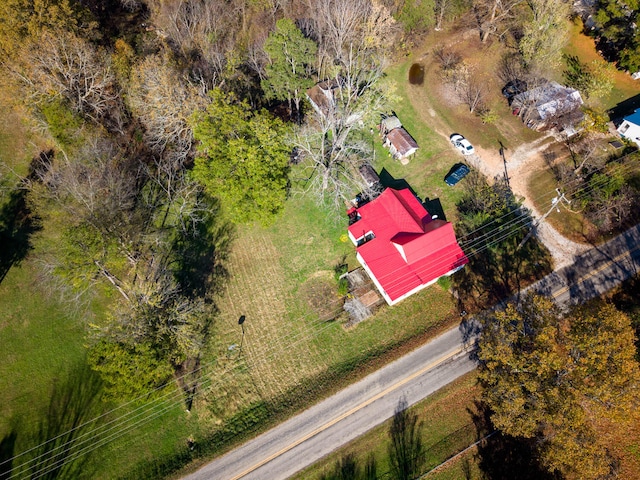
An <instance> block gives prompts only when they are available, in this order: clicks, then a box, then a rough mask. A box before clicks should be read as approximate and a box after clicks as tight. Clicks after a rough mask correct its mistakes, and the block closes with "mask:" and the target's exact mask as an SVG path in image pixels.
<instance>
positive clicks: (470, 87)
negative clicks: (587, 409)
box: [460, 76, 486, 113]
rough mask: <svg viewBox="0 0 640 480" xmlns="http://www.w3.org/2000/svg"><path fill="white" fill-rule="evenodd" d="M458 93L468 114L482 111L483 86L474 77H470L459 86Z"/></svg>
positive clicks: (483, 102) (483, 101)
mask: <svg viewBox="0 0 640 480" xmlns="http://www.w3.org/2000/svg"><path fill="white" fill-rule="evenodd" d="M460 92H461V94H462V99H463V100H464V102H465V104H466V105H467V107H469V112H470V113H473V112H475V111H477V110H482V109H483V107H484V104H485V95H486V90H485V87H484V84H483V83H481V82H480V81H479V80H478V79H476V78H475V77H474V76H470V77H469V78H467V80H466V81H465V82H464V83H463V84H461V85H460Z"/></svg>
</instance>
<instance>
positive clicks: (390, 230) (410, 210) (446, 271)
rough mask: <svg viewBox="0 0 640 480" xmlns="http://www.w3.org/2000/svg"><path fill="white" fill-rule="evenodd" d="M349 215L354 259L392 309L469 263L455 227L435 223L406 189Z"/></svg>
mask: <svg viewBox="0 0 640 480" xmlns="http://www.w3.org/2000/svg"><path fill="white" fill-rule="evenodd" d="M348 214H349V217H350V218H351V224H350V225H349V238H351V241H352V242H353V243H354V245H355V246H356V257H357V259H358V261H359V262H360V264H361V265H362V267H363V268H364V269H365V270H366V271H367V273H368V274H369V276H370V277H371V280H372V281H373V283H374V284H375V285H376V287H377V288H378V290H379V291H380V293H381V294H382V296H383V297H384V299H385V300H386V301H387V303H388V304H389V305H394V304H396V303H398V302H400V301H401V300H404V299H405V298H407V297H408V296H410V295H413V294H414V293H416V292H418V291H420V290H422V289H423V288H425V287H428V286H429V285H431V284H432V283H434V282H435V281H436V280H438V278H440V277H442V276H445V275H451V274H453V273H454V272H456V271H458V270H460V269H461V268H462V267H463V266H464V265H466V264H467V263H468V261H469V260H468V259H467V257H466V255H465V254H464V252H463V251H462V249H461V248H460V245H458V241H457V240H456V236H455V233H454V231H453V226H452V225H451V223H450V222H446V221H444V220H440V219H437V218H433V217H432V216H431V215H430V214H429V212H427V210H426V209H425V208H424V207H423V206H422V203H420V201H419V200H418V199H417V198H416V196H415V195H414V194H413V193H412V192H411V190H409V189H408V188H406V189H403V190H394V189H392V188H387V189H386V190H385V191H384V192H382V194H380V195H379V196H378V197H376V198H375V199H374V200H372V201H370V202H369V203H366V204H364V205H362V206H360V207H358V208H354V209H351V210H350V211H349V212H348Z"/></svg>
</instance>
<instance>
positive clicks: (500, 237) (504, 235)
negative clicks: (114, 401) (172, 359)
mask: <svg viewBox="0 0 640 480" xmlns="http://www.w3.org/2000/svg"><path fill="white" fill-rule="evenodd" d="M607 178H608V177H607ZM608 181H612V180H611V179H608ZM603 182H604V183H603V184H604V185H606V181H603ZM593 188H595V187H593V186H591V187H589V188H586V187H585V188H584V189H582V190H583V195H586V194H587V193H588V191H590V190H593ZM540 197H542V196H540ZM519 208H520V207H518V209H519ZM512 213H513V211H511V212H507V213H506V214H504V215H503V217H504V216H506V215H510V214H512ZM524 217H528V215H527V214H523V215H520V216H517V217H516V218H515V219H512V220H511V221H510V222H512V225H513V226H514V227H515V229H513V230H508V231H506V232H504V233H502V232H501V230H505V228H504V226H501V227H497V228H495V229H494V230H493V231H492V232H491V233H492V235H493V237H494V238H492V240H491V241H489V242H487V243H485V245H483V247H481V248H480V249H477V250H474V251H473V252H470V253H469V254H468V256H473V255H477V254H479V253H480V252H482V251H483V250H485V249H487V248H490V247H491V246H493V245H496V244H497V243H499V242H501V241H502V240H504V239H506V238H509V237H510V236H513V235H515V234H516V233H517V232H518V231H519V230H520V229H521V228H522V226H527V225H529V224H530V221H523V220H522V218H524ZM518 222H519V223H518ZM505 225H509V222H508V223H507V224H505ZM481 228H486V225H485V226H482V227H480V228H478V229H476V230H474V231H473V232H470V233H469V234H467V235H465V236H464V237H462V238H466V237H468V236H469V235H470V234H471V233H474V232H475V231H478V230H480V229H481ZM489 238H490V237H489ZM469 246H473V244H472V243H469ZM309 316H311V314H308V315H304V316H302V317H300V318H308V317H309ZM317 323H319V322H317ZM312 326H313V324H312ZM325 328H328V327H325ZM325 328H323V329H322V330H324V329H325ZM317 334H319V332H315V335H313V336H308V335H305V336H304V337H302V339H301V340H304V339H306V338H313V337H315V336H317ZM300 335H302V333H298V334H296V336H293V337H292V338H297V337H299V336H300ZM266 358H267V357H262V360H266ZM214 363H216V360H214V361H212V362H208V363H207V364H203V365H201V366H200V367H199V368H198V369H196V370H194V371H193V372H189V373H188V374H185V375H184V376H187V375H193V374H194V373H197V372H198V371H200V370H202V369H203V368H204V367H205V366H210V365H213V364H214ZM264 363H265V362H264V361H263V362H261V364H264ZM237 365H239V363H236V364H235V365H234V367H233V368H235V366H237ZM229 371H232V369H229V370H226V371H225V375H226V374H227V373H228V372H229ZM184 376H183V377H184ZM171 383H173V382H171ZM167 386H168V384H165V385H161V386H159V387H157V388H155V389H153V390H152V391H151V392H150V393H153V392H155V391H158V390H161V389H163V388H166V387H167ZM211 386H213V383H212V385H211ZM203 391H204V390H202V389H201V390H199V391H198V393H200V392H203ZM198 393H197V394H198ZM148 395H149V393H146V394H144V395H141V396H139V397H137V398H136V399H134V400H131V401H129V402H126V403H125V404H123V405H120V406H118V407H116V408H114V409H112V410H110V411H109V412H106V413H104V414H102V415H100V416H98V417H96V418H94V419H92V420H89V421H86V422H84V423H83V424H81V425H79V426H77V427H74V428H73V429H71V430H69V431H67V432H65V433H62V434H60V435H58V436H56V437H54V438H52V439H49V440H47V441H46V442H44V443H42V444H40V445H38V446H36V447H33V448H31V449H29V450H26V451H24V452H21V453H20V454H18V455H16V456H14V457H12V458H11V459H8V460H5V461H3V462H1V463H0V465H3V464H6V463H8V462H11V461H13V460H14V459H16V458H19V457H21V456H23V455H25V454H27V453H29V452H31V451H33V450H35V449H37V448H40V447H42V446H44V445H46V444H47V443H49V442H51V441H55V440H56V439H58V438H61V437H63V436H64V435H67V434H69V433H72V432H73V431H74V430H77V429H78V428H82V427H84V426H87V425H89V424H91V423H93V422H95V421H97V420H99V419H100V418H103V417H105V416H107V415H109V414H110V413H113V412H114V411H117V410H119V409H122V408H124V407H126V406H127V405H130V404H132V403H134V402H136V401H137V400H140V399H141V398H144V397H146V396H148ZM182 395H183V392H182V391H181V389H179V388H178V390H177V391H174V392H173V394H166V396H168V397H169V398H170V399H171V397H179V400H178V401H174V400H173V399H171V401H174V403H173V404H172V405H170V406H169V407H168V408H166V407H165V410H161V412H162V413H159V414H153V415H154V416H148V417H147V418H150V419H153V418H155V417H156V416H158V415H162V414H164V413H165V412H166V411H168V409H170V408H173V407H175V406H176V405H177V404H178V403H182V401H183V399H182ZM162 398H163V397H159V398H158V399H157V400H154V401H153V402H156V401H160V400H161V399H162ZM153 402H152V403H153ZM148 407H149V405H145V406H142V407H138V408H136V409H135V410H134V411H133V412H136V411H138V410H140V409H144V408H148ZM145 413H146V412H143V413H142V414H145ZM131 414H132V412H128V413H127V414H125V415H123V416H121V417H119V418H117V419H115V420H113V421H111V422H109V423H107V424H105V425H109V424H113V423H114V422H118V421H119V422H120V424H118V425H116V426H114V428H119V427H120V426H121V425H123V424H126V423H127V422H130V419H129V418H128V417H130V416H131ZM138 416H139V415H138ZM138 416H135V417H134V418H138ZM147 421H151V420H147ZM144 423H145V422H144V420H143V421H136V422H135V423H134V424H133V426H130V427H125V429H124V430H120V434H119V435H117V437H115V438H118V437H120V436H122V435H124V433H127V432H128V431H129V430H131V429H132V428H134V427H135V426H137V425H139V424H144ZM108 431H110V430H108ZM90 433H93V431H92V432H90ZM88 434H89V433H88ZM88 434H85V435H88ZM83 436H84V435H83ZM79 438H82V436H81V437H79ZM107 438H108V439H111V436H109V437H107ZM75 441H77V439H76V440H71V441H69V442H67V443H66V444H64V445H63V446H61V447H56V449H59V448H62V447H64V446H66V445H68V444H69V443H73V442H75ZM110 441H112V440H108V441H107V442H106V443H109V442H110ZM103 444H104V441H103V443H101V444H100V445H99V446H101V445H103ZM81 445H82V443H81ZM95 448H98V447H95ZM95 448H94V449H95ZM56 449H54V450H56ZM54 450H52V451H54ZM84 450H86V447H85V449H83V450H82V451H84ZM50 453H51V452H47V453H45V454H43V455H47V454H50ZM43 455H40V456H38V457H36V459H39V458H42V456H43ZM74 458H77V457H74ZM32 461H33V460H31V461H29V462H26V463H23V464H21V465H19V466H17V467H16V468H20V467H23V466H26V465H27V464H29V463H31V462H32ZM40 463H43V462H40ZM55 468H57V467H55ZM35 478H37V477H35Z"/></svg>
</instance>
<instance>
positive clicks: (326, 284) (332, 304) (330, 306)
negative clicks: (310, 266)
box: [298, 271, 342, 321]
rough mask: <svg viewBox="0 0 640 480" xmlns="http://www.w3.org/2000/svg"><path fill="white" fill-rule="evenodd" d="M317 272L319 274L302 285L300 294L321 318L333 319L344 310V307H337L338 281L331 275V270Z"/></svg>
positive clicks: (323, 319)
mask: <svg viewBox="0 0 640 480" xmlns="http://www.w3.org/2000/svg"><path fill="white" fill-rule="evenodd" d="M317 273H318V275H313V276H312V277H311V278H310V279H309V280H307V281H306V282H304V283H303V284H302V285H301V286H300V289H299V290H298V295H300V296H301V297H302V298H303V299H304V301H305V302H306V304H307V305H309V307H310V308H311V310H312V311H313V312H315V313H316V314H317V315H318V318H319V319H320V320H322V321H329V320H333V319H334V318H336V317H337V316H338V315H340V313H341V312H342V309H337V308H336V300H337V299H338V291H337V288H336V281H335V280H334V279H333V277H332V276H331V272H325V271H323V272H317Z"/></svg>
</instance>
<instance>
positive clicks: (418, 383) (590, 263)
mask: <svg viewBox="0 0 640 480" xmlns="http://www.w3.org/2000/svg"><path fill="white" fill-rule="evenodd" d="M638 268H640V226H639V227H635V228H633V229H631V230H629V231H628V232H626V233H625V234H623V235H621V236H619V237H616V238H615V239H614V240H612V241H610V242H608V243H607V244H604V245H602V246H600V247H596V248H594V249H592V250H590V251H589V252H587V253H585V254H583V255H581V256H579V257H576V258H575V264H574V265H573V266H571V267H565V268H563V269H561V270H559V271H557V272H554V273H552V274H551V275H549V276H547V277H545V278H544V279H543V280H541V281H539V282H537V283H536V284H534V285H532V286H531V287H530V288H531V289H533V290H535V291H537V292H540V293H543V294H545V295H550V296H553V297H555V298H556V299H557V300H558V301H559V302H560V303H563V304H575V303H580V302H583V301H585V300H587V299H589V298H593V297H594V296H597V295H599V294H601V293H603V292H605V291H606V290H609V289H610V288H612V287H613V286H615V285H617V284H619V283H620V282H621V281H623V280H625V279H627V278H629V277H631V276H633V275H635V273H636V272H637V271H638ZM471 330H472V329H471ZM473 333H474V332H473V331H469V330H467V331H464V328H463V327H462V326H461V327H460V328H454V329H451V330H449V331H448V332H446V333H445V334H443V335H441V336H440V337H438V338H436V339H434V340H432V341H431V342H429V343H427V344H426V345H424V346H422V347H420V348H418V349H416V350H414V351H413V352H411V353H409V354H408V355H405V356H404V357H402V358H400V359H398V360H397V361H395V362H393V363H391V364H389V365H387V366H385V367H384V368H382V369H380V370H378V371H377V372H375V373H373V374H371V375H369V376H368V377H366V378H364V379H363V380H361V381H360V382H358V383H356V384H353V385H351V386H349V387H348V388H346V389H344V390H342V391H340V392H338V393H337V394H335V395H333V396H332V397H330V398H328V399H326V400H324V401H323V402H321V403H319V404H317V405H315V406H313V407H311V408H310V409H308V410H306V411H304V412H302V413H301V414H299V415H297V416H296V417H294V418H292V419H290V420H288V421H287V422H285V423H283V424H281V425H279V426H277V427H275V428H274V429H272V430H270V431H268V432H266V433H264V434H263V435H261V436H259V437H257V438H255V439H253V440H250V441H249V442H247V443H245V444H244V445H242V446H240V447H239V448H237V449H235V450H233V451H231V452H229V453H228V454H226V455H224V456H222V457H220V458H217V459H215V460H213V461H212V462H211V463H209V464H207V465H206V466H204V467H203V468H201V469H200V470H198V471H197V472H195V473H193V474H191V475H189V476H187V477H186V479H187V480H204V479H216V480H237V479H240V478H242V479H243V480H258V479H261V480H262V479H269V480H278V479H285V478H288V477H289V476H291V475H293V474H294V473H295V472H297V471H299V470H301V469H302V468H304V467H306V466H308V465H311V464H312V463H314V462H315V461H317V460H319V459H320V458H322V457H323V456H325V455H327V454H328V453H330V452H331V451H333V450H335V449H336V448H338V447H340V446H342V445H344V444H346V443H347V442H349V441H350V440H352V439H354V438H357V437H358V436H360V435H362V434H363V433H365V432H366V431H367V430H369V429H370V428H372V427H374V426H376V425H379V424H380V423H382V422H383V421H385V420H387V419H388V418H390V417H391V416H392V415H393V412H394V409H395V406H396V405H397V403H398V400H399V399H400V398H401V397H405V398H406V400H407V403H408V404H409V405H412V404H414V403H416V402H418V401H420V400H422V399H424V398H425V397H427V396H428V395H430V394H431V393H433V392H435V391H436V390H438V389H439V388H441V387H443V386H445V385H446V384H448V383H450V382H452V381H453V380H455V379H457V378H458V377H460V376H462V375H464V374H465V373H467V372H469V371H471V370H473V369H474V368H475V363H474V361H473V360H472V359H471V357H470V353H469V352H470V350H471V345H470V344H471V343H472V340H473Z"/></svg>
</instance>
